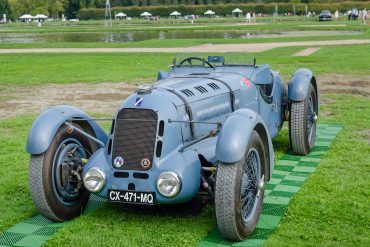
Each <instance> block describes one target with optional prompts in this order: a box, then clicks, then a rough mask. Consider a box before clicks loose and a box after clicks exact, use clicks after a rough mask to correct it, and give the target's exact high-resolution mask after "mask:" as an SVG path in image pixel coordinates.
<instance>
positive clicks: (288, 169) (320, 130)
mask: <svg viewBox="0 0 370 247" xmlns="http://www.w3.org/2000/svg"><path fill="white" fill-rule="evenodd" d="M340 130H341V127H340V126H338V125H323V124H321V125H318V127H317V138H316V143H315V147H314V149H313V152H312V153H311V154H310V155H309V156H306V157H300V156H294V155H285V156H284V157H282V158H281V159H280V160H279V161H278V162H277V164H276V166H275V170H274V174H273V175H272V179H271V180H270V182H269V184H267V186H266V191H265V195H266V197H265V200H264V205H263V210H262V214H261V217H260V220H259V223H258V226H257V229H256V231H255V232H254V234H253V235H252V236H251V237H250V238H249V239H248V240H247V241H244V242H240V243H233V242H228V241H226V240H224V239H223V238H222V237H221V236H220V234H219V232H218V230H217V228H215V229H214V230H213V232H212V233H211V234H210V235H209V236H207V237H206V238H205V239H204V240H202V241H201V242H200V246H211V245H212V246H215V245H219V246H230V245H233V246H255V245H260V244H262V242H263V241H264V240H265V239H267V237H268V236H269V235H270V233H271V232H272V231H273V230H274V229H275V228H276V226H277V225H278V224H279V221H280V218H281V217H282V215H283V214H284V211H285V208H286V207H287V204H288V203H289V201H290V200H291V199H292V198H293V196H294V194H295V193H296V192H297V191H298V190H299V189H300V187H301V185H302V184H303V182H304V181H305V180H306V179H307V178H308V176H309V175H310V174H311V173H312V172H314V171H315V169H316V166H317V165H318V163H319V162H320V160H321V158H322V156H323V154H324V153H325V152H326V150H328V147H329V144H330V142H331V141H332V140H333V139H334V138H335V136H336V135H337V133H338V132H339V131H340ZM104 201H105V199H102V198H100V197H97V196H94V195H92V196H91V197H90V201H89V204H88V206H87V209H86V210H85V211H84V214H86V213H89V212H91V211H93V210H95V209H97V208H99V207H100V206H101V205H102V204H103V202H104ZM66 224H68V222H63V223H56V222H53V221H50V220H47V219H45V218H44V217H42V216H41V215H36V216H35V217H32V218H30V219H28V220H25V221H23V222H21V223H18V224H17V225H15V226H13V227H11V228H9V229H8V230H7V231H5V232H4V233H3V234H1V235H0V247H1V246H41V245H42V244H44V243H45V242H46V241H47V240H48V239H49V238H50V237H51V236H52V235H53V234H55V233H56V232H57V231H58V230H59V229H61V228H62V227H63V226H65V225H66Z"/></svg>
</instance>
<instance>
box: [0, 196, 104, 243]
mask: <svg viewBox="0 0 370 247" xmlns="http://www.w3.org/2000/svg"><path fill="white" fill-rule="evenodd" d="M104 201H106V200H105V199H103V198H100V197H98V196H95V195H92V196H90V200H89V203H88V204H87V208H86V210H85V211H84V214H86V213H89V212H91V211H94V210H95V209H97V208H99V207H100V206H101V205H102V204H103V202H104ZM68 223H69V222H61V223H60V222H53V221H50V220H48V219H45V218H44V217H43V216H41V215H40V214H39V215H36V216H35V217H32V218H29V219H27V220H25V221H23V222H20V223H18V224H16V225H15V226H13V227H11V228H9V229H8V230H7V231H5V232H4V233H3V234H1V235H0V247H1V246H41V245H42V244H44V243H45V242H46V240H48V239H49V238H50V237H51V236H52V235H53V234H55V233H56V232H57V231H58V230H59V229H61V228H62V227H63V226H65V225H66V224H68Z"/></svg>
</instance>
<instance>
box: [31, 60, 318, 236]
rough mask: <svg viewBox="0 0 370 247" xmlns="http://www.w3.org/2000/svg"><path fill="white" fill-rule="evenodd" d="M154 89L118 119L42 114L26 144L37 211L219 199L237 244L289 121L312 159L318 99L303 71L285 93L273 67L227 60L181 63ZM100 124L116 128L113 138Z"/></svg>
mask: <svg viewBox="0 0 370 247" xmlns="http://www.w3.org/2000/svg"><path fill="white" fill-rule="evenodd" d="M171 67H172V69H171V71H170V72H164V71H162V70H160V71H159V73H158V79H157V81H156V82H155V83H153V84H144V85H140V86H138V88H137V91H136V93H134V94H132V95H131V96H129V97H128V98H127V99H125V100H124V101H123V102H122V104H121V106H120V107H119V108H118V111H117V113H116V115H115V116H114V117H113V118H112V119H93V118H91V117H90V116H89V115H87V114H86V113H84V112H83V111H81V110H79V109H78V108H75V107H72V106H67V105H60V106H56V107H53V108H50V109H48V110H46V111H45V112H43V113H42V114H41V115H40V116H39V117H38V118H37V119H36V121H35V122H34V123H33V126H32V128H31V131H30V133H29V136H28V140H27V151H28V152H29V153H30V154H31V157H30V175H29V185H30V190H31V195H32V198H33V201H34V203H35V205H36V207H37V209H38V210H39V212H40V213H41V214H42V215H44V216H45V217H46V218H48V219H51V220H54V221H66V220H70V219H73V218H75V217H77V216H78V215H80V214H81V212H82V211H83V210H84V208H85V206H86V204H87V202H88V200H89V196H90V193H93V194H96V195H98V196H100V197H103V198H107V199H108V201H110V202H114V203H118V202H119V203H128V204H142V205H160V204H180V203H185V202H187V201H190V200H192V199H193V198H195V197H197V195H198V194H205V193H206V194H207V196H208V198H210V199H211V200H212V201H214V205H215V209H216V219H217V225H218V228H219V230H220V232H221V234H222V235H223V236H224V237H225V238H227V239H230V240H243V239H246V238H247V237H248V236H249V235H250V234H251V233H252V232H253V231H254V229H255V228H256V225H257V222H258V219H259V216H260V213H261V208H262V203H263V198H264V187H265V184H266V182H268V181H269V180H270V178H271V174H272V172H273V167H274V149H273V145H272V142H271V140H272V139H273V138H274V137H275V136H276V135H277V133H278V132H279V130H280V129H281V127H282V125H283V123H284V121H286V120H288V121H289V138H290V143H291V147H292V149H293V151H294V152H295V153H297V154H298V155H307V154H308V153H310V151H311V149H312V147H313V145H314V141H315V134H316V121H317V115H318V111H319V97H318V96H319V92H318V88H317V83H316V79H315V76H314V75H313V73H312V72H311V71H310V70H308V69H299V70H297V71H296V73H295V74H294V75H293V77H292V79H291V81H290V83H289V85H288V87H287V89H286V87H285V85H284V83H283V80H282V79H281V77H280V76H279V73H277V72H275V71H273V70H271V69H270V67H269V65H267V64H265V65H256V60H255V59H254V60H253V62H252V63H251V64H248V63H245V64H231V63H227V61H226V59H225V57H223V56H208V57H207V58H203V57H199V56H193V57H186V58H185V59H182V60H181V61H176V59H174V61H173V64H172V66H171ZM98 120H109V121H112V125H111V129H110V131H109V133H106V132H105V131H104V130H103V129H102V128H101V127H100V126H99V125H98V124H97V121H98Z"/></svg>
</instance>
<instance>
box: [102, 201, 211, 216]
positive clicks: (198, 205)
mask: <svg viewBox="0 0 370 247" xmlns="http://www.w3.org/2000/svg"><path fill="white" fill-rule="evenodd" d="M207 205H210V206H211V203H209V202H205V201H204V200H201V198H198V197H196V198H194V199H192V200H191V201H189V202H186V203H183V204H176V205H156V206H146V205H130V204H123V203H122V204H121V203H108V205H107V207H110V208H111V209H112V210H117V211H122V213H125V212H130V213H134V214H137V215H140V216H143V215H149V216H168V217H178V218H182V217H184V218H187V217H195V216H198V215H200V214H201V213H202V210H203V208H204V207H206V206H207Z"/></svg>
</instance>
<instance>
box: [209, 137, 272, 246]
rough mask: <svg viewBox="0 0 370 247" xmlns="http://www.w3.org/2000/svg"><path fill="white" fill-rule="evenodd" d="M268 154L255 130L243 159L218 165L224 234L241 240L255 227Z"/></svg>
mask: <svg viewBox="0 0 370 247" xmlns="http://www.w3.org/2000/svg"><path fill="white" fill-rule="evenodd" d="M267 155H268V154H266V153H265V150H264V147H263V143H262V140H261V138H260V136H259V135H258V133H257V132H256V131H252V134H251V136H250V139H249V143H248V148H247V150H246V152H245V154H244V157H243V158H242V160H240V161H239V162H236V163H232V164H226V163H225V164H224V163H220V164H219V165H218V168H217V174H216V190H215V208H216V219H217V226H218V229H219V231H220V233H221V234H222V236H223V237H225V238H227V239H230V240H236V241H240V240H244V239H246V238H247V237H248V236H249V235H251V234H252V233H253V231H254V230H255V228H256V226H257V222H258V219H259V216H260V214H261V209H262V203H263V195H264V182H265V181H264V175H263V174H264V170H265V169H264V168H265V167H266V165H267V164H266V162H267V159H266V157H267Z"/></svg>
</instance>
